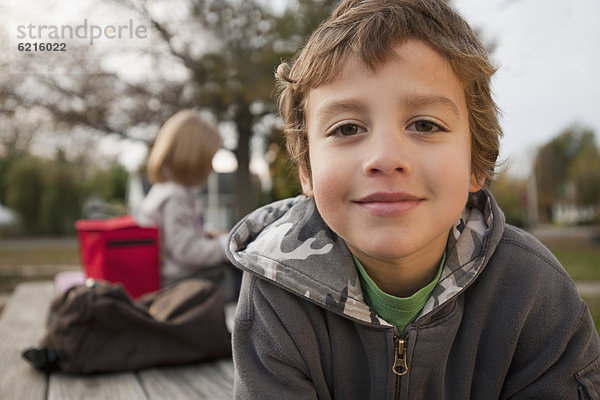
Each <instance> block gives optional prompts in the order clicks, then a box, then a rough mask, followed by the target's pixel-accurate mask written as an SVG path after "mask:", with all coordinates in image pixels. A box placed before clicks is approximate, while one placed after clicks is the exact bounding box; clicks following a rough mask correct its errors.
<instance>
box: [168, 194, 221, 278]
mask: <svg viewBox="0 0 600 400" xmlns="http://www.w3.org/2000/svg"><path fill="white" fill-rule="evenodd" d="M161 212H162V217H163V218H162V228H161V230H162V232H161V234H162V237H161V243H162V246H163V250H164V251H166V252H167V253H168V254H169V257H170V258H171V259H172V260H173V261H175V262H176V263H177V264H178V265H180V266H181V267H182V268H185V269H189V270H190V271H194V270H198V269H202V268H204V267H210V266H214V265H217V264H219V263H221V262H223V261H226V260H227V257H226V255H225V250H224V248H223V245H222V243H221V240H219V239H218V238H209V237H202V236H199V235H198V234H197V232H196V231H195V228H194V220H195V216H194V215H193V210H192V208H191V207H190V206H189V205H187V204H186V199H185V198H184V197H182V196H179V195H178V196H172V197H171V198H169V199H167V200H166V201H165V202H164V204H163V206H162V210H161Z"/></svg>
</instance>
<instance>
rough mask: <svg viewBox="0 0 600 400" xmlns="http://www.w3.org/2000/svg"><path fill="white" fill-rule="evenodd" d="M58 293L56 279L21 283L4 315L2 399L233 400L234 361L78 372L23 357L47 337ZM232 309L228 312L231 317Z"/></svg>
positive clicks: (0, 346) (0, 374) (0, 361)
mask: <svg viewBox="0 0 600 400" xmlns="http://www.w3.org/2000/svg"><path fill="white" fill-rule="evenodd" d="M53 296H54V286H53V283H52V282H31V283H25V284H21V285H19V286H18V287H17V288H16V290H15V292H14V293H13V295H12V296H11V297H10V299H9V301H8V303H7V304H6V307H5V309H4V311H3V313H2V316H1V317H0V399H2V400H4V399H6V400H20V399H26V400H45V399H48V400H70V399H74V400H75V399H99V400H101V399H102V400H103V399H111V400H119V399H123V400H137V399H140V400H141V399H144V400H146V399H156V400H159V399H160V400H164V399H169V400H177V399H181V400H184V399H210V400H219V399H231V398H232V397H233V364H232V361H231V360H230V359H225V360H220V361H216V362H208V363H200V364H194V365H188V366H179V367H166V368H150V369H145V370H141V371H138V372H129V373H118V374H101V375H92V376H75V375H67V374H62V373H53V374H49V375H48V374H44V373H41V372H38V371H36V370H35V369H34V368H32V367H31V366H30V365H29V364H28V363H27V362H26V361H25V360H23V359H22V358H21V353H22V351H23V350H24V349H26V348H29V347H35V346H37V345H38V344H39V341H40V340H41V338H42V336H43V335H44V329H45V321H46V315H47V312H48V308H49V306H50V301H51V299H52V297H53ZM232 312H233V308H232V307H231V306H230V307H229V308H228V309H227V310H226V313H227V316H228V319H229V321H231V314H232Z"/></svg>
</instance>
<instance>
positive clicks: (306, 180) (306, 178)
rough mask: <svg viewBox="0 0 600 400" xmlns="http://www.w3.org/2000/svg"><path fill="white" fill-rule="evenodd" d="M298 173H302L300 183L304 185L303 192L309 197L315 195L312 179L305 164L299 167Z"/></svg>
mask: <svg viewBox="0 0 600 400" xmlns="http://www.w3.org/2000/svg"><path fill="white" fill-rule="evenodd" d="M298 174H299V175H300V184H301V185H302V192H303V193H304V194H305V195H306V196H308V197H313V196H314V192H313V186H312V179H311V176H310V174H309V173H308V171H307V168H306V166H305V165H300V166H299V167H298Z"/></svg>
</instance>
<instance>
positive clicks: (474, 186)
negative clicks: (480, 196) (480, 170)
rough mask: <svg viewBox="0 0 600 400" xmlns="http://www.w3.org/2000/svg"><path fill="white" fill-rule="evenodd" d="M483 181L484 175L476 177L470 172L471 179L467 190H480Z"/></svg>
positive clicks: (472, 191)
mask: <svg viewBox="0 0 600 400" xmlns="http://www.w3.org/2000/svg"><path fill="white" fill-rule="evenodd" d="M484 182H485V177H479V178H478V177H477V175H475V173H473V172H471V179H470V181H469V192H471V193H475V192H478V191H480V190H481V188H482V187H483V183H484Z"/></svg>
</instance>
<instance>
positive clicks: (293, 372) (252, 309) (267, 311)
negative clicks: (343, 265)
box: [233, 272, 317, 400]
mask: <svg viewBox="0 0 600 400" xmlns="http://www.w3.org/2000/svg"><path fill="white" fill-rule="evenodd" d="M261 283H264V282H261V281H260V278H256V277H255V276H252V275H250V274H248V273H246V272H245V273H244V278H243V281H242V289H241V295H240V298H239V301H238V307H237V310H236V318H235V326H234V331H233V354H234V364H235V381H234V398H235V399H261V400H263V399H264V400H268V399H274V400H282V399H286V400H296V399H297V400H310V399H317V394H316V390H315V387H314V384H313V382H312V381H311V380H310V379H309V377H308V375H307V369H306V366H305V363H304V362H303V359H302V356H301V354H300V353H299V351H298V348H297V346H296V344H295V343H294V340H293V338H292V337H291V335H290V333H289V332H288V330H287V329H286V327H285V325H284V322H283V321H282V318H285V316H282V315H281V313H280V311H277V310H276V309H275V307H273V304H272V303H271V301H272V300H273V299H269V298H268V297H269V296H268V293H267V295H266V296H265V293H264V292H263V291H262V290H261V288H260V287H259V286H260V284H261ZM267 285H268V286H271V287H272V288H273V289H276V290H279V289H278V288H275V287H273V285H272V284H267ZM257 310H260V312H258V311H257Z"/></svg>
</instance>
